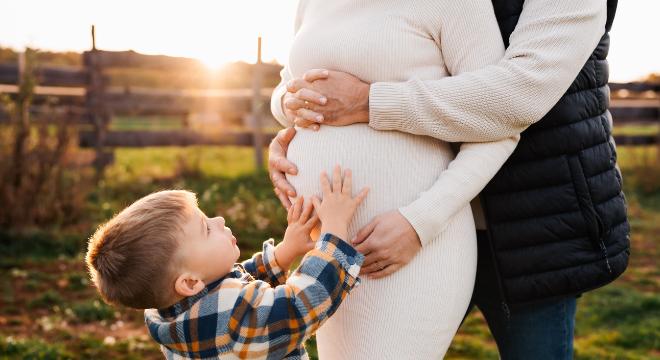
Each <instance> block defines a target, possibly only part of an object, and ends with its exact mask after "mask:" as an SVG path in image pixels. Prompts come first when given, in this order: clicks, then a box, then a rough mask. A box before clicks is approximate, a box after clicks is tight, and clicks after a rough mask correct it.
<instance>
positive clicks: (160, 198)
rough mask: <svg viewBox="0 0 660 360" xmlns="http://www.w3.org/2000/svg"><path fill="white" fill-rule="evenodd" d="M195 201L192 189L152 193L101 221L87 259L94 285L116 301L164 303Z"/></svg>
mask: <svg viewBox="0 0 660 360" xmlns="http://www.w3.org/2000/svg"><path fill="white" fill-rule="evenodd" d="M196 207H197V198H196V196H195V194H194V193H191V192H189V191H182V190H168V191H160V192H156V193H153V194H151V195H148V196H145V197H143V198H142V199H140V200H138V201H136V202H135V203H133V204H132V205H131V206H129V207H127V208H126V209H124V210H122V211H121V212H120V213H119V214H117V215H116V216H115V217H113V218H112V219H111V220H110V221H108V222H107V223H105V224H103V225H101V226H99V228H98V229H97V230H96V232H95V233H94V235H92V237H91V238H90V239H89V244H88V247H87V255H86V256H85V260H86V262H87V268H88V270H89V272H90V275H91V278H92V281H93V282H94V285H96V287H97V288H98V290H99V292H100V293H101V296H103V298H104V299H105V300H106V301H107V302H109V303H112V304H121V305H124V306H128V307H132V308H136V309H149V308H162V307H166V306H168V305H171V303H172V300H173V299H175V298H176V293H175V292H174V281H175V277H176V275H177V274H176V273H174V269H175V268H176V264H177V263H178V260H177V259H176V258H175V254H176V250H177V248H178V241H179V239H180V238H181V234H182V231H183V230H182V226H183V224H184V223H185V222H186V221H187V220H188V219H189V217H190V215H191V214H192V211H193V210H194V209H195V208H196Z"/></svg>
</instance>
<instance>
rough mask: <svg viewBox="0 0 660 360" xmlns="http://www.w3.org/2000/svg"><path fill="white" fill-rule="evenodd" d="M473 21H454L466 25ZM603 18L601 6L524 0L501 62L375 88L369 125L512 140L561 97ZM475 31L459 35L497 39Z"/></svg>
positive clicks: (454, 138) (446, 136) (456, 137)
mask: <svg viewBox="0 0 660 360" xmlns="http://www.w3.org/2000/svg"><path fill="white" fill-rule="evenodd" d="M448 3H455V4H457V5H461V6H462V5H464V4H465V3H470V1H467V2H466V1H460V2H448ZM470 14H480V13H479V12H473V11H472V10H471V12H470ZM453 17H454V18H459V17H457V16H453ZM474 18H478V17H477V16H460V19H458V20H461V21H464V22H465V23H466V24H467V23H470V22H473V19H474ZM606 18H607V8H606V1H605V0H582V1H574V0H526V1H525V4H524V7H523V10H522V13H521V15H520V18H519V20H518V24H517V26H516V28H515V30H514V31H513V33H512V34H511V36H510V38H509V42H510V45H509V47H508V48H507V50H506V53H505V54H504V57H503V58H501V60H500V61H498V62H497V63H495V62H493V63H491V65H490V66H485V67H483V68H480V69H472V70H470V72H465V73H462V74H460V75H457V76H451V77H447V78H444V79H440V80H425V81H422V80H419V79H412V80H410V81H407V82H400V83H393V82H377V83H374V84H372V85H371V91H370V97H369V107H370V111H369V112H370V114H369V125H370V126H371V127H373V128H374V129H377V130H398V131H403V132H407V133H411V134H418V135H427V136H431V137H434V138H437V139H441V140H445V141H450V142H462V141H471V142H483V141H493V140H499V139H503V138H507V137H511V136H513V135H516V134H519V133H521V132H522V131H524V130H525V129H526V128H527V127H528V126H529V125H531V124H533V123H535V122H537V121H538V120H540V119H541V118H542V117H543V116H544V115H545V114H546V113H547V112H548V111H550V109H551V108H552V107H553V106H554V105H555V104H556V103H557V101H559V99H560V98H561V96H562V95H563V94H564V93H565V92H566V90H567V89H568V88H569V86H570V85H571V83H572V82H573V80H574V79H575V77H576V76H577V75H578V73H579V71H580V69H581V68H582V67H583V66H584V64H585V62H586V61H587V60H588V59H589V56H590V54H591V53H592V52H593V50H594V49H595V48H596V46H597V44H598V42H599V40H600V39H601V37H602V36H603V34H604V33H605V22H606ZM449 21H451V19H449ZM456 25H457V26H460V24H456ZM480 29H482V28H481V27H480V26H474V27H473V28H471V29H470V30H469V31H467V32H465V33H464V34H465V35H466V36H469V35H470V34H471V33H474V34H478V35H479V36H487V35H489V33H491V32H495V31H497V32H498V33H499V29H497V30H496V29H491V28H488V29H484V30H482V31H480ZM483 40H484V41H485V37H484V39H483ZM489 41H493V40H492V39H491V40H489ZM446 46H447V45H446V44H445V45H444V46H443V51H444V48H445V47H446ZM473 49H474V50H475V51H477V50H478V46H477V47H476V48H473ZM453 75H456V74H453Z"/></svg>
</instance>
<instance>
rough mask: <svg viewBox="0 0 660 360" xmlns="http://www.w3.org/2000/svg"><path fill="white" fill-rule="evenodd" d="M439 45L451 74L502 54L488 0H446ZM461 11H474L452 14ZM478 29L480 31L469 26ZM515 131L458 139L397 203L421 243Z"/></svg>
mask: <svg viewBox="0 0 660 360" xmlns="http://www.w3.org/2000/svg"><path fill="white" fill-rule="evenodd" d="M447 7H448V9H446V11H445V12H444V13H445V14H446V15H444V16H445V18H443V19H442V22H441V28H440V36H439V45H440V46H441V49H442V54H443V58H444V62H445V64H446V66H447V70H448V71H449V72H450V73H451V74H452V75H457V74H461V73H463V72H467V71H473V70H476V69H480V68H482V67H484V66H487V65H489V64H493V63H495V62H497V61H498V60H499V59H500V58H501V57H502V56H503V54H504V45H503V42H502V37H501V36H500V32H499V28H498V26H497V21H496V19H495V14H494V12H493V7H492V4H491V2H490V1H489V0H464V1H461V2H453V1H449V2H447ZM461 11H467V12H468V13H472V14H479V16H473V17H467V16H457V14H459V13H460V12H461ZM474 29H481V30H482V31H479V32H477V31H474ZM519 138H520V136H519V135H514V136H512V137H509V138H505V139H503V140H498V141H495V142H479V143H464V144H462V145H461V146H460V150H459V152H458V154H457V156H456V158H455V159H454V160H453V161H452V162H451V163H450V164H449V167H448V168H447V169H446V170H445V171H443V172H442V173H441V174H440V176H439V177H438V179H437V180H436V182H435V183H434V184H433V185H432V186H431V188H430V189H428V190H427V191H425V192H423V193H421V194H420V196H419V198H418V199H417V200H415V201H414V202H412V203H411V204H409V205H407V206H404V207H402V208H400V209H399V211H400V212H401V214H402V215H403V216H404V217H405V218H406V219H407V220H408V221H409V222H410V224H411V225H412V227H413V228H414V229H415V231H416V232H417V235H418V236H419V238H420V241H421V243H422V245H423V246H426V245H427V244H429V242H430V241H432V240H433V239H434V238H435V237H436V235H437V234H438V233H440V232H441V231H442V230H443V229H444V228H445V227H446V225H447V223H448V221H449V219H450V218H451V217H452V216H453V215H454V214H456V213H457V212H458V211H459V210H461V209H463V208H464V207H466V206H469V202H470V200H472V199H473V198H474V197H476V196H477V195H478V194H479V192H481V190H482V189H483V188H484V187H485V186H486V184H488V182H489V181H490V180H491V179H492V178H493V176H495V174H496V173H497V171H498V170H499V169H500V167H501V166H502V165H503V164H504V162H505V161H506V160H507V159H508V158H509V156H510V155H511V153H512V152H513V150H514V149H515V147H516V145H517V144H518V140H519Z"/></svg>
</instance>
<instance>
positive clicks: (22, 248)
mask: <svg viewBox="0 0 660 360" xmlns="http://www.w3.org/2000/svg"><path fill="white" fill-rule="evenodd" d="M659 161H660V160H659V159H658V154H657V148H655V147H646V148H621V149H620V156H619V163H620V164H621V167H622V171H623V173H624V186H625V190H626V195H627V199H628V206H629V215H630V220H631V225H632V229H633V233H632V244H633V248H632V256H631V263H630V267H629V269H628V271H627V272H626V273H625V274H624V275H623V276H622V277H621V278H620V279H618V280H617V281H616V282H614V283H613V284H612V285H610V286H607V287H605V288H603V289H599V290H597V291H593V292H590V293H588V294H585V295H584V296H583V297H581V298H580V299H579V303H578V315H577V318H578V319H577V330H576V342H575V347H576V358H577V359H654V358H660V265H659V264H658V261H657V259H658V258H659V256H660V242H659V239H658V234H660V191H659V189H658V186H659V185H658V182H659V175H660V169H659ZM166 188H186V189H191V190H194V191H196V192H197V193H198V194H199V199H200V206H201V208H202V209H203V210H204V211H205V212H206V213H207V214H208V215H214V214H222V215H224V216H225V217H226V218H227V221H228V225H229V226H231V227H232V229H233V231H234V233H235V234H236V235H237V238H238V239H239V243H240V244H241V245H242V250H243V251H242V254H243V257H247V256H249V255H250V253H251V252H252V251H253V250H255V249H257V248H258V246H259V244H260V243H261V241H263V240H264V239H266V238H268V237H271V236H272V237H275V238H276V239H278V238H280V237H281V235H282V233H283V230H284V227H285V224H286V222H285V213H284V211H283V210H282V208H281V207H280V206H279V202H278V201H277V200H276V199H275V197H274V195H273V194H272V187H271V185H270V183H269V180H268V177H267V175H266V174H265V173H264V172H259V171H255V167H254V160H253V153H252V151H251V149H249V148H238V147H224V148H217V147H190V148H151V149H118V150H117V151H116V162H115V164H114V165H112V166H111V167H110V168H109V169H108V171H107V173H106V176H105V178H104V179H103V181H102V182H101V183H100V185H99V186H98V187H97V188H95V189H94V191H93V192H92V193H91V194H90V195H89V196H88V206H89V217H88V218H86V219H81V222H80V224H77V225H76V226H69V227H66V228H52V229H35V230H34V231H28V232H24V233H22V234H16V233H12V232H7V231H2V230H0V293H1V295H0V359H60V358H113V359H114V358H116V359H143V358H144V359H160V358H161V355H160V353H159V351H158V349H157V347H156V346H155V345H154V344H153V343H152V342H151V341H150V340H149V338H148V335H147V333H146V330H145V329H144V327H143V324H142V315H141V313H140V312H136V311H128V310H125V309H118V310H117V309H113V308H111V307H109V306H107V305H105V304H104V303H103V302H102V301H100V299H99V298H98V296H97V295H96V294H95V292H94V290H93V289H92V288H91V287H90V284H89V282H88V280H87V276H86V274H85V271H84V268H83V263H82V255H81V254H82V251H83V249H84V243H85V239H86V238H87V237H88V236H89V235H90V233H91V231H92V230H93V228H94V226H96V225H97V224H98V223H100V222H102V221H104V220H106V219H108V218H109V217H110V216H112V214H113V213H115V212H116V211H118V210H119V209H121V208H122V207H123V206H125V205H127V204H129V203H130V202H132V201H133V200H135V199H137V198H138V197H140V196H142V195H145V194H147V193H150V192H152V191H155V190H159V189H166ZM308 348H309V350H310V353H311V354H312V357H313V358H314V354H315V346H314V342H313V340H311V341H309V343H308ZM447 358H450V359H496V358H497V350H496V347H495V344H494V342H493V340H492V339H491V337H490V334H489V332H488V329H487V327H486V325H485V322H484V321H483V318H482V317H481V316H480V314H479V313H478V312H476V311H475V312H473V313H472V314H471V315H470V316H469V318H468V319H467V320H466V322H465V324H464V325H463V327H462V328H461V330H460V332H459V334H458V335H457V336H456V338H455V341H454V342H453V344H452V347H451V349H450V351H449V353H448V356H447Z"/></svg>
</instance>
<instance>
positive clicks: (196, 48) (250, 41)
mask: <svg viewBox="0 0 660 360" xmlns="http://www.w3.org/2000/svg"><path fill="white" fill-rule="evenodd" d="M328 1H330V0H328ZM297 3H298V0H276V1H274V0H240V1H229V0H193V1H186V2H183V1H174V0H160V1H156V0H139V1H132V0H114V1H109V0H64V1H50V0H21V1H2V2H0V14H2V21H0V47H7V46H9V47H13V48H15V49H18V50H21V49H23V48H25V47H26V46H29V47H33V48H39V49H44V50H54V51H66V50H73V51H84V50H87V49H89V48H90V47H91V40H90V34H89V31H90V26H91V25H92V24H95V25H96V29H97V45H98V47H99V48H100V49H103V50H128V49H131V50H135V51H137V52H141V53H145V54H165V55H172V56H185V57H193V58H197V59H200V60H201V61H203V62H204V63H205V64H206V65H208V66H209V68H211V69H218V68H220V67H222V65H223V64H225V63H227V62H230V61H237V60H242V61H247V62H254V61H255V60H256V57H257V37H258V36H259V35H261V36H262V38H263V47H262V50H263V60H264V61H268V62H270V61H272V60H277V61H278V62H280V63H282V62H285V61H287V58H288V50H289V46H290V44H291V40H292V38H293V21H294V16H295V11H296V5H297ZM659 12H660V2H659V1H643V0H632V1H620V2H619V6H618V10H617V17H616V20H615V22H614V28H613V29H612V34H611V35H612V47H611V50H610V54H609V60H610V65H611V68H610V75H611V77H610V79H611V80H612V81H631V80H634V79H637V78H639V77H642V76H644V75H645V74H648V73H650V72H654V71H655V72H658V73H660V47H658V46H648V44H654V43H656V42H657V41H656V39H657V37H658V36H659V35H660V32H658V30H657V27H653V26H652V24H654V23H655V18H654V17H657V14H658V13H659Z"/></svg>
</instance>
